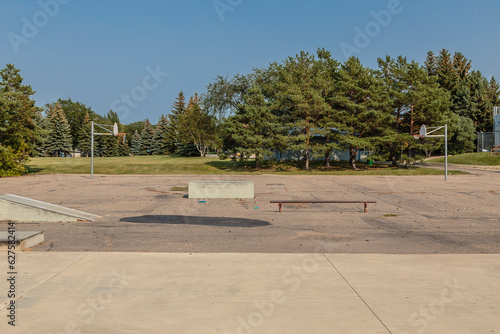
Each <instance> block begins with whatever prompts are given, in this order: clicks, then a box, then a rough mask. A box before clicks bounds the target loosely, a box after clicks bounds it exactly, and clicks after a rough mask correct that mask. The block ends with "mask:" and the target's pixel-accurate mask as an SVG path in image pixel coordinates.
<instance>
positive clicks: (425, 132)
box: [420, 124, 448, 181]
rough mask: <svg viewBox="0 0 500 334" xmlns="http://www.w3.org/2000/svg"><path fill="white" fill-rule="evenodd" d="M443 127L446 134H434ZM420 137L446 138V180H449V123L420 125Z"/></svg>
mask: <svg viewBox="0 0 500 334" xmlns="http://www.w3.org/2000/svg"><path fill="white" fill-rule="evenodd" d="M441 129H444V135H436V134H434V133H435V132H436V131H439V130H441ZM420 138H444V180H445V181H446V180H448V124H445V125H444V126H434V127H429V128H427V127H426V126H425V125H422V126H421V127H420Z"/></svg>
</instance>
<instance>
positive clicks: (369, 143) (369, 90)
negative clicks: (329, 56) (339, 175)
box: [334, 57, 394, 169]
mask: <svg viewBox="0 0 500 334" xmlns="http://www.w3.org/2000/svg"><path fill="white" fill-rule="evenodd" d="M339 76H340V78H339V80H338V82H337V83H336V85H335V89H336V92H337V94H336V96H335V97H334V103H335V106H334V108H335V109H336V114H335V117H336V122H337V124H338V128H337V131H339V133H341V134H342V135H341V136H340V138H339V143H340V144H341V145H342V146H343V147H344V148H346V149H348V150H349V162H350V165H351V168H352V169H357V168H356V156H357V154H358V152H359V150H360V148H372V147H374V146H375V145H376V144H377V143H381V142H389V141H391V140H392V138H393V136H394V130H393V128H392V122H393V121H394V120H393V119H392V117H391V113H390V110H391V101H390V100H389V98H388V95H387V92H386V90H385V87H384V85H383V82H382V80H380V79H378V78H376V77H375V75H374V73H372V71H371V70H370V69H368V68H365V67H363V65H361V63H360V61H359V59H358V58H355V57H350V58H349V59H348V60H346V61H345V62H344V64H342V66H341V68H340V72H339Z"/></svg>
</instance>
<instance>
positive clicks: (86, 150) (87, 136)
mask: <svg viewBox="0 0 500 334" xmlns="http://www.w3.org/2000/svg"><path fill="white" fill-rule="evenodd" d="M91 136H92V129H91V119H90V115H89V113H86V114H85V117H84V119H83V122H82V124H81V126H80V130H79V131H78V146H77V147H78V148H79V149H80V152H81V154H82V157H89V156H90V152H91V150H92V148H91V140H92V138H91Z"/></svg>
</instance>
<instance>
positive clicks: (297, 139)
mask: <svg viewBox="0 0 500 334" xmlns="http://www.w3.org/2000/svg"><path fill="white" fill-rule="evenodd" d="M269 71H270V72H271V73H272V75H273V76H274V77H275V78H276V81H275V85H274V91H275V92H276V94H275V97H274V98H275V107H277V108H278V109H279V110H280V114H281V119H282V122H283V123H285V124H286V125H285V127H286V128H287V129H288V145H287V146H288V149H291V150H298V151H301V152H303V155H304V159H305V169H308V168H309V161H310V158H311V153H312V152H315V151H317V150H318V149H319V148H320V144H318V143H317V142H315V141H313V137H315V136H318V135H321V134H323V133H322V128H321V126H320V123H319V122H320V119H321V118H322V115H324V114H328V113H330V112H331V106H330V105H329V104H328V102H327V101H326V100H325V97H324V92H325V91H326V90H327V89H328V87H329V85H330V84H331V82H330V81H328V73H327V72H326V71H325V69H324V68H323V66H322V63H321V62H318V61H317V60H316V58H315V56H314V55H310V54H309V53H307V52H301V53H299V54H298V55H296V56H295V57H294V58H292V57H290V58H288V59H286V60H285V61H284V62H283V63H282V64H277V63H273V64H271V65H270V69H269Z"/></svg>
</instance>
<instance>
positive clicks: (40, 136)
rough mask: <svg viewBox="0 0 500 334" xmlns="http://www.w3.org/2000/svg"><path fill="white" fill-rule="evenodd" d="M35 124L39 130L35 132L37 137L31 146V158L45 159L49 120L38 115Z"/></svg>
mask: <svg viewBox="0 0 500 334" xmlns="http://www.w3.org/2000/svg"><path fill="white" fill-rule="evenodd" d="M36 123H37V125H38V128H39V130H38V131H37V136H36V139H35V143H34V145H33V150H32V152H31V156H33V157H46V156H47V139H48V138H47V137H48V135H49V133H50V130H49V120H48V119H47V117H43V116H42V115H39V116H38V117H37V120H36Z"/></svg>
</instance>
